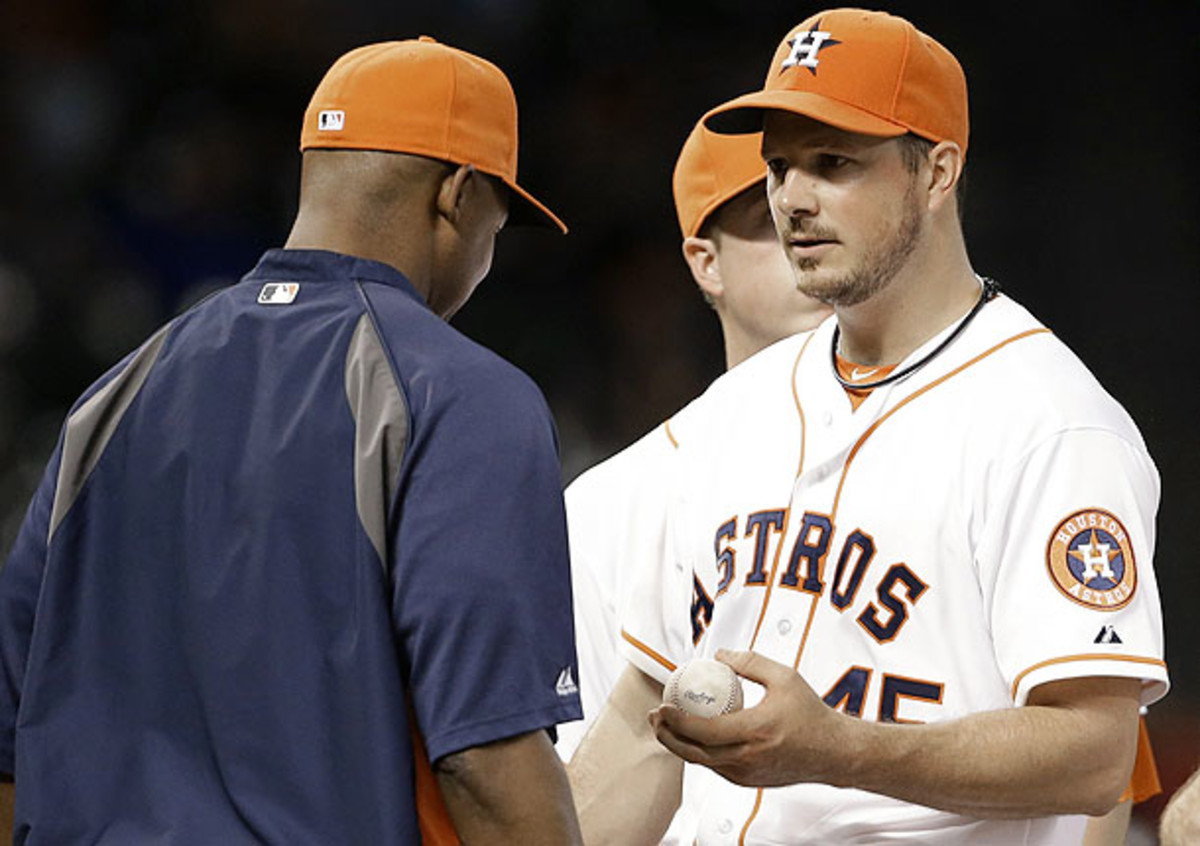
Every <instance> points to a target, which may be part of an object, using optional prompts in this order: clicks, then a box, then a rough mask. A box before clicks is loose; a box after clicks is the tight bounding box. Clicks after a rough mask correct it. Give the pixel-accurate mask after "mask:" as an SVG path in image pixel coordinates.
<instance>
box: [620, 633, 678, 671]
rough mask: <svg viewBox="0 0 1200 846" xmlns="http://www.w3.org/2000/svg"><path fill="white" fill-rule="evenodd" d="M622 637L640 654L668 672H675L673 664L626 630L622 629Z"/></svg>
mask: <svg viewBox="0 0 1200 846" xmlns="http://www.w3.org/2000/svg"><path fill="white" fill-rule="evenodd" d="M621 637H623V638H625V640H626V641H627V642H628V643H629V644H630V645H632V646H633V648H634V649H636V650H637V651H638V652H641V653H643V654H644V655H646V656H647V657H649V658H652V659H654V661H655V662H656V663H658V664H661V665H662V666H664V667H666V669H667V672H671V673H673V672H675V665H674V664H672V663H671V662H670V661H668V660H667V659H666V658H664V657H663V656H661V655H659V654H658V653H657V652H655V651H654V650H653V649H651V648H650V647H649V646H647V645H646V644H644V643H642V642H641V641H640V640H638V639H637V638H636V637H634V636H633V635H631V634H630V633H629V632H627V631H625V630H624V629H621Z"/></svg>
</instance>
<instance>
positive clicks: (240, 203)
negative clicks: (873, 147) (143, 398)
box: [0, 0, 1200, 818]
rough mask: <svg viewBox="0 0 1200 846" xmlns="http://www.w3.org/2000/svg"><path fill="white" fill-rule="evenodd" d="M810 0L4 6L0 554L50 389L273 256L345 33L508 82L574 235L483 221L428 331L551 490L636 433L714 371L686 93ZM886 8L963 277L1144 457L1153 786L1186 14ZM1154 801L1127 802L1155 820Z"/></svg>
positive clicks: (1178, 742) (736, 85) (1166, 746)
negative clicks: (527, 396) (961, 99)
mask: <svg viewBox="0 0 1200 846" xmlns="http://www.w3.org/2000/svg"><path fill="white" fill-rule="evenodd" d="M818 8H819V7H817V6H814V5H809V4H799V3H778V2H776V3H759V4H754V3H745V2H714V0H696V2H692V3H689V4H686V5H684V4H680V3H668V2H649V0H647V1H646V2H634V0H618V2H611V3H567V2H553V0H510V2H500V1H499V0H491V2H488V0H446V2H440V3H436V4H434V3H421V4H417V3H406V2H382V0H371V2H365V1H364V0H343V1H342V2H337V3H335V2H330V0H177V1H176V2H132V0H6V2H5V3H4V4H3V5H0V48H2V49H0V106H2V107H0V169H2V170H0V551H2V550H7V548H8V546H9V545H10V543H11V541H12V538H13V536H14V534H15V531H16V527H17V524H18V522H19V520H20V518H21V516H22V513H23V511H24V507H25V504H26V502H27V501H28V497H29V495H30V493H31V491H32V489H33V486H34V485H35V484H36V481H37V479H38V477H39V475H40V472H41V468H42V464H43V463H44V461H45V459H46V457H47V456H48V454H49V452H50V450H51V448H52V447H53V443H54V439H55V437H56V434H57V430H58V427H59V425H60V423H61V420H62V417H63V415H64V413H65V411H66V409H67V408H68V407H69V405H70V403H71V402H72V401H73V399H74V398H75V397H76V395H77V394H78V393H79V392H80V391H81V390H82V389H83V388H84V387H85V386H86V385H87V384H88V383H89V382H90V381H91V380H92V379H93V378H95V377H96V376H97V375H98V374H99V373H100V372H102V371H103V370H104V369H105V368H107V367H108V366H109V365H111V364H112V363H113V362H114V361H116V360H117V359H118V358H120V357H121V356H122V355H123V354H124V353H125V352H127V351H128V350H130V349H131V348H133V347H134V346H136V345H137V344H138V343H139V342H140V341H141V340H142V338H143V337H144V336H145V335H146V334H148V333H149V332H150V331H151V330H152V329H153V328H154V327H155V326H156V325H157V324H158V323H160V322H161V321H163V320H164V319H165V318H167V317H169V316H170V315H172V314H174V313H176V312H177V311H179V310H180V309H181V308H183V307H185V306H186V305H187V304H188V303H190V302H192V301H194V300H195V299H196V298H197V297H198V296H200V295H201V294H203V293H204V292H206V291H208V290H211V289H212V288H213V287H214V286H218V285H225V284H229V283H230V282H232V281H234V280H236V279H237V278H238V277H239V276H240V275H241V274H242V273H244V272H245V271H246V270H248V269H249V268H250V267H251V266H252V265H253V263H254V261H255V260H256V259H257V257H258V255H259V254H260V252H261V251H262V250H263V249H265V248H267V247H270V246H276V245H279V244H281V243H282V242H283V240H284V238H285V237H286V234H287V231H288V228H289V225H290V222H291V215H292V213H293V211H294V207H295V200H296V181H297V177H298V173H299V161H300V159H299V154H298V152H297V149H296V145H297V139H298V135H299V128H300V118H301V115H302V113H303V110H304V107H305V105H306V103H307V100H308V97H309V94H310V93H311V91H312V89H313V87H314V86H315V85H316V83H317V81H318V80H319V79H320V77H321V75H322V74H323V72H324V71H325V69H326V68H327V67H328V65H329V64H330V63H331V62H332V61H333V59H334V58H336V57H337V55H339V54H340V53H342V52H344V51H345V50H346V49H349V48H350V47H353V46H357V45H359V44H362V43H366V42H369V41H379V40H387V39H392V38H407V37H415V36H417V35H419V34H423V33H425V34H430V35H433V36H435V37H437V38H438V39H439V40H442V41H445V42H448V43H450V44H453V45H454V46H458V47H462V48H464V49H468V50H471V51H472V52H476V53H478V54H480V55H482V56H484V57H486V58H489V59H491V60H493V61H494V62H496V63H497V64H499V65H500V66H501V67H502V68H504V69H505V71H506V72H507V73H508V74H509V77H510V78H511V80H512V82H513V85H514V87H515V89H516V91H517V96H518V99H519V102H520V106H521V120H522V145H521V181H522V183H523V184H524V185H526V187H528V188H530V189H531V190H532V191H533V192H534V193H535V194H536V195H537V196H538V197H539V198H541V199H543V200H544V201H546V202H547V203H548V204H549V205H550V206H551V207H552V208H554V209H555V211H557V212H558V213H559V214H560V215H561V216H562V217H564V218H565V219H566V220H567V221H568V223H569V224H570V225H571V227H572V232H571V234H570V236H569V237H566V238H561V237H556V236H554V235H552V234H551V233H549V232H546V231H538V230H524V231H522V230H515V229H514V230H510V231H508V232H506V233H505V234H504V235H503V236H502V237H501V239H500V242H499V250H498V254H497V259H496V265H495V268H494V270H493V272H492V275H491V276H490V277H489V279H488V281H487V282H486V283H485V284H484V285H483V286H482V288H481V289H480V290H479V292H478V293H477V294H476V296H475V298H474V299H473V300H472V301H471V302H470V304H469V305H468V306H467V307H466V308H465V309H464V311H463V312H462V313H461V314H460V315H459V316H458V317H457V318H456V319H455V323H456V325H457V326H458V327H459V328H460V329H462V330H463V331H465V332H466V333H467V334H469V335H471V336H472V337H474V338H476V339H478V340H479V341H481V342H483V343H485V344H487V345H488V346H491V347H492V348H494V349H496V350H497V351H499V352H500V353H501V354H502V355H504V356H505V357H507V358H509V359H511V360H512V361H514V362H515V363H516V364H518V365H519V366H520V367H522V368H523V369H525V370H526V371H527V372H529V373H530V374H531V375H532V376H533V377H534V378H535V379H536V380H537V381H538V382H539V384H540V385H541V386H542V387H543V389H544V391H545V392H546V394H547V396H548V398H549V400H550V403H551V406H552V407H553V409H554V412H555V415H556V417H557V420H558V424H559V429H560V435H561V440H562V448H563V460H564V465H565V475H566V478H568V479H569V478H571V477H573V476H574V475H575V474H576V473H578V472H579V471H580V470H582V469H583V468H585V467H587V466H589V465H590V464H592V463H594V462H595V461H597V460H599V459H601V458H603V457H605V456H606V455H608V454H610V453H611V452H613V451H615V450H616V449H617V448H619V447H620V446H622V445H624V444H626V443H628V442H629V441H631V440H632V439H634V438H635V437H636V436H638V435H639V434H641V433H642V432H643V431H645V430H647V429H649V428H650V427H652V426H654V425H655V424H656V423H658V422H659V421H660V420H661V419H662V418H664V417H665V416H667V415H669V414H670V413H672V412H673V411H674V410H676V409H677V408H678V407H679V406H681V405H682V404H684V403H685V402H686V401H687V400H688V399H690V398H691V397H692V396H694V395H695V394H697V393H699V392H700V391H701V390H702V389H703V387H704V386H705V385H706V384H707V383H708V381H709V380H711V379H712V378H713V377H714V376H715V375H717V373H718V372H719V371H720V368H721V366H722V361H723V359H722V354H721V347H720V335H719V332H718V329H717V323H716V320H715V318H714V317H713V316H712V315H711V314H710V313H708V311H707V309H706V308H705V306H704V305H703V303H702V302H701V301H700V299H699V297H698V296H697V294H696V292H695V290H694V288H693V286H692V284H691V282H690V277H689V276H688V274H687V271H686V268H685V266H684V264H683V262H682V260H681V258H680V256H679V247H678V242H679V233H678V230H677V228H676V224H675V218H674V212H673V207H672V204H671V196H670V172H671V168H672V166H673V163H674V159H675V155H676V153H677V152H678V149H679V146H680V145H681V144H682V142H683V139H684V137H685V136H686V134H687V132H688V131H689V129H690V128H691V126H692V124H693V122H694V121H695V120H696V119H697V118H698V117H699V115H700V114H701V113H703V112H704V111H705V110H706V109H707V108H709V107H710V106H712V105H715V104H716V103H718V102H720V101H722V100H724V99H727V98H729V97H732V96H734V95H737V94H740V93H743V92H745V91H748V90H752V89H755V88H758V87H759V86H760V84H761V81H762V78H763V75H764V73H765V71H766V66H767V62H768V61H769V59H770V56H771V54H772V52H773V50H774V48H775V46H776V44H777V42H778V40H779V39H780V38H781V37H782V36H783V35H784V34H785V32H786V31H787V30H788V29H789V28H790V27H791V26H792V25H793V24H795V23H797V22H799V21H800V20H801V19H803V18H805V17H807V16H808V15H809V14H811V13H813V12H815V11H817V9H818ZM887 8H888V10H889V11H893V12H896V13H899V14H903V15H905V16H907V17H909V18H910V19H911V20H913V21H914V22H915V23H916V24H917V25H918V26H919V27H921V28H922V29H924V30H926V31H927V32H929V33H930V34H932V35H934V36H935V37H937V38H938V39H939V40H941V41H942V42H943V43H945V44H946V45H947V46H949V47H950V48H951V50H953V51H954V52H955V53H956V55H957V56H958V57H959V59H960V61H961V62H962V64H963V66H964V68H965V70H966V72H967V77H968V81H969V84H970V92H971V101H972V115H971V117H972V137H971V145H970V155H969V159H968V163H969V167H968V173H969V191H968V199H967V211H966V230H967V238H968V244H969V246H970V249H971V253H972V258H973V261H974V264H975V267H976V269H977V270H978V271H980V272H981V273H985V274H987V275H990V276H993V277H995V278H997V279H999V280H1000V281H1001V282H1002V284H1003V285H1004V287H1005V288H1006V290H1007V291H1008V292H1009V293H1010V294H1012V295H1013V296H1014V297H1015V298H1016V299H1018V300H1019V301H1021V302H1023V303H1024V304H1025V305H1026V306H1028V307H1029V308H1030V309H1031V310H1032V311H1033V312H1034V313H1035V314H1037V315H1038V316H1039V317H1040V318H1041V319H1042V320H1044V321H1045V322H1046V323H1047V324H1048V325H1050V326H1051V327H1052V328H1053V329H1054V330H1055V332H1056V333H1057V334H1058V335H1059V336H1060V337H1062V338H1063V339H1064V340H1065V341H1066V342H1067V343H1068V344H1070V345H1071V346H1072V347H1073V348H1074V349H1075V350H1076V351H1077V352H1078V353H1079V354H1080V355H1081V357H1082V358H1083V359H1084V360H1085V361H1086V362H1088V364H1089V366H1090V367H1091V368H1092V369H1093V371H1094V372H1095V373H1096V375H1097V376H1098V377H1099V378H1100V380H1101V381H1102V382H1103V383H1104V384H1105V385H1106V386H1107V387H1108V389H1109V390H1110V391H1111V392H1112V393H1113V394H1114V395H1115V396H1116V397H1117V399H1119V400H1120V401H1121V402H1122V403H1123V404H1124V405H1125V406H1126V408H1127V409H1128V410H1129V411H1130V413H1131V414H1132V415H1133V417H1134V419H1135V420H1137V422H1138V424H1139V425H1140V427H1141V429H1142V432H1143V433H1144V435H1145V437H1146V440H1147V442H1148V444H1149V447H1150V451H1151V453H1152V454H1153V456H1154V458H1155V460H1156V461H1157V463H1158V466H1159V469H1160V471H1161V473H1162V477H1163V500H1162V508H1161V510H1160V513H1159V521H1158V526H1159V541H1158V555H1157V562H1156V568H1157V572H1158V578H1159V583H1160V588H1161V591H1162V595H1163V604H1164V612H1165V617H1166V628H1167V637H1168V642H1167V650H1168V660H1169V663H1170V666H1171V672H1172V677H1173V681H1174V690H1173V692H1172V693H1171V695H1170V696H1169V697H1168V698H1167V699H1165V700H1164V701H1163V703H1162V704H1161V705H1160V706H1158V707H1156V708H1155V709H1154V710H1153V712H1152V713H1151V715H1150V725H1151V729H1152V733H1153V736H1154V739H1155V744H1156V749H1157V751H1158V754H1159V762H1160V767H1161V769H1162V774H1163V778H1164V782H1165V783H1166V786H1167V787H1168V789H1172V788H1173V787H1174V786H1176V785H1177V784H1178V783H1180V782H1181V781H1182V780H1183V777H1184V775H1185V774H1186V772H1187V771H1189V770H1190V769H1191V768H1193V767H1194V766H1195V765H1196V762H1197V760H1198V759H1200V705H1198V704H1197V703H1198V702H1200V666H1198V663H1197V636H1198V626H1197V622H1196V619H1195V616H1194V614H1193V610H1192V609H1193V606H1194V603H1195V600H1196V598H1197V593H1198V589H1200V576H1198V574H1197V573H1198V562H1197V560H1196V557H1195V554H1194V552H1193V549H1194V547H1195V545H1196V544H1195V543H1194V541H1193V535H1192V532H1191V528H1192V521H1193V520H1200V510H1198V505H1200V502H1198V495H1197V490H1198V486H1197V483H1196V475H1197V472H1198V470H1200V460H1198V455H1197V449H1196V434H1195V420H1196V415H1195V412H1196V407H1197V390H1196V388H1195V387H1194V379H1193V378H1192V377H1189V375H1188V373H1189V371H1190V369H1191V368H1192V367H1193V366H1195V362H1196V360H1197V343H1196V331H1195V328H1194V319H1195V315H1196V312H1197V304H1198V295H1197V286H1198V285H1200V247H1198V244H1200V234H1198V226H1197V225H1198V223H1200V220H1198V217H1200V216H1198V214H1197V212H1198V202H1197V188H1198V187H1200V186H1198V184H1197V183H1198V174H1200V170H1198V167H1197V162H1196V155H1197V151H1198V150H1197V148H1198V145H1197V142H1196V138H1197V129H1198V128H1200V127H1198V126H1197V124H1198V122H1200V118H1198V115H1200V108H1198V106H1197V103H1198V95H1200V85H1198V84H1197V76H1198V75H1197V70H1196V66H1197V65H1196V63H1197V57H1198V55H1200V51H1198V49H1197V48H1198V47H1200V38H1198V36H1197V31H1198V30H1197V27H1198V26H1200V4H1197V3H1194V2H1186V3H1185V2H1178V3H1177V2H1163V0H1158V2H1154V1H1153V0H1152V1H1151V2H1142V3H1132V2H1116V3H1106V4H1103V5H1102V6H1098V5H1094V4H1090V3H1066V2H1042V3H1037V4H994V5H992V4H967V3H960V4H942V3H932V2H896V3H891V4H889V5H888V7H887ZM947 9H948V10H950V11H945V10H947ZM1012 401H1013V402H1020V401H1021V397H1020V396H1019V395H1015V396H1013V397H1012ZM985 446H986V445H981V447H985ZM732 448H733V445H731V449H732ZM0 554H2V552H0ZM1161 802H1162V800H1161V799H1160V800H1158V801H1157V802H1152V803H1148V804H1147V805H1146V806H1143V807H1142V808H1141V809H1140V812H1141V813H1142V814H1143V815H1144V816H1145V817H1147V818H1152V817H1153V816H1154V815H1155V814H1156V813H1157V811H1158V809H1159V806H1160V805H1161Z"/></svg>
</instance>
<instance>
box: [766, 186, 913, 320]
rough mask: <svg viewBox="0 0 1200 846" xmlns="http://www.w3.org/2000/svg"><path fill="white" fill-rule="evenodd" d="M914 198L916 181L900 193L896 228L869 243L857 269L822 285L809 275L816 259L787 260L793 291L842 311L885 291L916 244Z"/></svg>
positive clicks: (818, 261) (819, 261)
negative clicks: (901, 210)
mask: <svg viewBox="0 0 1200 846" xmlns="http://www.w3.org/2000/svg"><path fill="white" fill-rule="evenodd" d="M916 194H917V192H916V180H915V179H913V180H911V181H910V182H909V185H908V189H907V190H906V191H905V192H904V199H903V201H902V202H903V213H902V215H901V217H900V220H899V222H898V224H897V226H896V228H895V229H894V230H892V232H891V233H890V234H888V235H887V236H886V237H884V238H882V239H880V240H877V241H875V242H874V243H872V244H871V245H870V247H869V249H868V250H867V252H866V254H865V255H864V256H863V257H862V259H861V260H860V261H859V262H858V264H857V266H855V267H852V268H850V269H849V270H848V271H846V272H845V273H844V274H842V275H840V276H836V277H834V278H832V279H828V280H825V281H822V280H820V279H819V278H817V277H815V276H814V275H813V273H812V271H815V270H817V269H819V268H820V266H821V260H820V259H819V258H816V259H811V258H800V259H793V258H792V257H791V256H789V257H788V259H789V261H790V262H791V264H792V270H793V272H794V273H795V275H796V289H797V290H799V291H800V292H801V293H802V294H807V295H808V296H810V297H812V298H814V299H816V300H819V301H821V302H823V303H825V304H826V305H831V306H835V307H837V306H843V307H845V306H855V305H858V304H860V303H864V302H866V301H867V300H869V299H870V298H871V297H873V296H875V294H877V293H878V292H879V291H881V290H883V289H884V288H885V287H887V285H888V283H889V282H891V281H892V279H893V278H894V277H895V276H896V274H897V273H899V272H900V270H901V269H902V268H903V267H904V265H905V263H906V262H907V261H908V259H909V257H910V256H911V255H912V254H913V251H914V250H916V248H917V244H918V243H919V241H920V237H921V229H922V226H923V222H922V217H921V212H920V208H919V206H918V204H917V197H916Z"/></svg>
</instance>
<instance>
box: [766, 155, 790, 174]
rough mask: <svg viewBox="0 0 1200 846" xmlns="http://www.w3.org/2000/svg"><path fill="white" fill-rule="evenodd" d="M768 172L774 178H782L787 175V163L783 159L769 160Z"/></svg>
mask: <svg viewBox="0 0 1200 846" xmlns="http://www.w3.org/2000/svg"><path fill="white" fill-rule="evenodd" d="M767 170H768V171H769V172H770V173H771V175H772V176H775V177H781V176H783V175H784V174H785V173H787V162H785V161H784V160H783V159H767Z"/></svg>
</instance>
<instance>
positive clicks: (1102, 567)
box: [1046, 508, 1137, 611]
mask: <svg viewBox="0 0 1200 846" xmlns="http://www.w3.org/2000/svg"><path fill="white" fill-rule="evenodd" d="M1046 566H1047V567H1048V568H1049V570H1050V578H1051V579H1052V580H1053V581H1054V584H1055V586H1056V587H1057V588H1058V589H1059V590H1060V591H1062V592H1063V594H1064V595H1066V596H1067V597H1069V598H1070V599H1072V600H1074V601H1075V602H1078V603H1079V604H1080V605H1083V606H1086V607H1088V608H1095V609H1097V610H1100V611H1116V610H1117V609H1118V608H1124V607H1125V606H1126V605H1128V604H1129V600H1131V599H1132V598H1133V592H1134V590H1135V589H1136V588H1137V565H1136V564H1135V563H1134V560H1133V544H1132V543H1131V542H1130V540H1129V535H1128V533H1126V531H1125V527H1124V526H1122V525H1121V521H1120V520H1118V519H1117V518H1116V517H1114V516H1113V515H1112V514H1109V513H1108V512H1107V511H1102V510H1100V509H1098V508H1094V509H1088V510H1085V511H1076V512H1075V513H1074V514H1072V515H1071V516H1070V517H1068V518H1067V519H1065V520H1063V521H1062V522H1061V523H1059V524H1058V527H1057V528H1055V530H1054V533H1053V534H1052V535H1051V536H1050V543H1049V544H1048V545H1047V547H1046Z"/></svg>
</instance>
